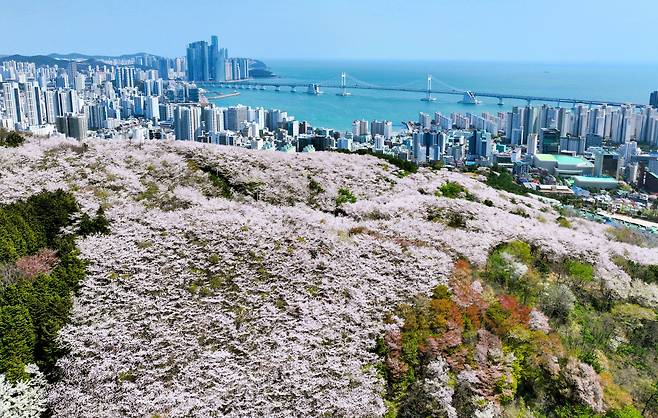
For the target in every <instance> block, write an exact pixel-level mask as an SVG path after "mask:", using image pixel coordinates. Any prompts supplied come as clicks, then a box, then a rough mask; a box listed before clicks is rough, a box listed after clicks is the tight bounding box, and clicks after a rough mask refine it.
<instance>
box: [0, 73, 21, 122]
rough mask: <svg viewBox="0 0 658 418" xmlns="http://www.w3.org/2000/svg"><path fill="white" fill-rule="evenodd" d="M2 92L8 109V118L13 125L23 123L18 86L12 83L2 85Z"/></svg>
mask: <svg viewBox="0 0 658 418" xmlns="http://www.w3.org/2000/svg"><path fill="white" fill-rule="evenodd" d="M2 91H3V96H4V100H5V108H6V109H7V117H8V118H9V119H11V121H12V123H19V122H21V121H22V115H21V113H22V112H21V101H20V93H19V91H18V84H17V83H11V82H9V83H4V84H3V85H2Z"/></svg>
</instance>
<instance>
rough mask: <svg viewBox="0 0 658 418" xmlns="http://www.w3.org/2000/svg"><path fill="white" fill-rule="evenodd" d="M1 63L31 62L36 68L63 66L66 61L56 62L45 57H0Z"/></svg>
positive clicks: (56, 60)
mask: <svg viewBox="0 0 658 418" xmlns="http://www.w3.org/2000/svg"><path fill="white" fill-rule="evenodd" d="M1 58H2V60H3V61H20V62H31V63H34V64H36V65H37V66H42V65H49V66H51V67H52V66H54V65H59V66H62V65H65V64H66V62H67V61H64V60H58V59H55V58H52V57H50V56H47V55H18V54H16V55H4V56H2V57H1Z"/></svg>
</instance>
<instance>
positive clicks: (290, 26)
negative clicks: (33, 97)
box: [0, 0, 658, 62]
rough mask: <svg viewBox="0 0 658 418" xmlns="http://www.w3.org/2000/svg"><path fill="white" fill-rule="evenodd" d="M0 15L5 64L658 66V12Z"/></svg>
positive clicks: (115, 1) (558, 8)
mask: <svg viewBox="0 0 658 418" xmlns="http://www.w3.org/2000/svg"><path fill="white" fill-rule="evenodd" d="M3 3H5V4H3V6H2V7H1V8H0V27H1V29H2V31H1V32H0V33H1V34H2V35H1V38H0V39H1V41H0V54H9V53H21V54H30V55H32V54H43V53H50V52H61V53H64V52H81V53H88V54H108V55H114V54H120V53H132V52H137V51H145V52H151V53H154V54H159V55H166V56H176V55H179V56H180V55H184V53H185V46H186V44H187V43H188V42H190V41H194V40H199V39H209V38H210V35H211V34H217V35H219V37H220V43H222V45H223V46H226V47H228V48H229V52H230V55H231V56H251V57H254V58H262V59H266V60H267V59H273V58H301V59H318V58H320V59H321V58H326V59H360V58H363V59H425V60H463V59H469V60H476V61H487V60H496V61H551V62H555V61H608V62H633V61H652V62H655V61H658V24H656V22H657V21H658V0H620V1H616V0H231V1H226V0H215V1H211V0H185V1H181V0H179V1H172V0H151V1H144V0H132V1H128V0H109V1H95V0H84V1H82V0H23V1H11V0H9V1H4V2H3Z"/></svg>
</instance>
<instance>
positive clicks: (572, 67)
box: [210, 61, 658, 130]
mask: <svg viewBox="0 0 658 418" xmlns="http://www.w3.org/2000/svg"><path fill="white" fill-rule="evenodd" d="M267 64H268V65H269V67H270V69H271V70H272V71H273V72H275V73H276V74H277V75H278V77H279V78H280V80H279V81H281V82H282V83H283V82H285V81H302V82H332V83H335V84H337V83H339V81H340V74H341V72H346V73H347V77H348V84H350V83H354V82H358V83H359V84H364V83H365V84H371V85H377V86H396V87H407V88H421V89H423V88H425V86H426V78H427V74H432V77H433V87H434V88H437V89H451V88H456V89H460V90H475V91H478V90H479V91H487V92H501V93H507V94H519V95H536V96H542V95H544V96H551V97H577V98H582V99H596V100H602V101H607V100H609V101H623V102H633V103H647V102H648V100H649V93H650V92H651V91H653V90H658V63H654V64H603V63H591V64H571V63H569V64H566V63H565V64H549V63H547V64H542V63H499V62H456V61H455V62H449V61H446V62H411V61H400V62H395V61H269V62H267ZM289 90H290V89H289V88H288V87H284V86H282V87H281V91H280V92H276V91H274V89H270V90H265V91H261V90H238V91H239V92H240V96H237V97H231V98H225V99H218V100H213V102H214V103H216V104H217V105H220V106H230V105H235V104H243V105H249V106H262V107H265V108H276V109H281V110H286V111H288V113H289V114H291V115H294V116H295V117H296V118H297V119H298V120H307V121H309V122H311V124H312V125H313V126H316V127H327V128H335V129H340V130H349V129H351V126H352V121H353V120H354V119H367V120H374V119H379V120H383V119H388V120H391V121H393V124H394V126H396V127H400V126H401V123H402V121H407V120H417V119H418V113H419V112H428V113H430V114H433V113H434V112H442V113H444V114H447V115H449V114H450V113H452V112H462V113H465V112H474V113H477V114H479V113H481V112H490V113H493V114H495V113H496V112H498V111H507V110H509V109H511V107H512V106H516V105H525V104H526V102H525V101H513V100H506V101H505V103H504V105H503V106H498V100H497V99H493V98H480V100H482V102H483V103H482V104H480V105H465V104H460V103H458V101H459V100H461V97H460V96H453V95H436V96H435V97H436V98H437V100H436V101H435V102H423V101H421V100H420V98H421V97H423V94H421V93H409V92H391V91H375V90H351V91H350V93H352V96H349V97H341V96H337V95H336V93H337V92H338V91H337V90H335V89H326V90H325V92H324V94H322V95H319V96H313V95H309V94H306V93H305V89H300V88H298V91H297V93H290V91H289ZM229 91H231V90H230V89H220V90H219V92H222V93H225V92H229ZM210 94H212V93H210ZM533 104H540V103H538V102H533ZM551 104H552V105H556V103H551ZM562 106H563V107H564V106H572V105H571V104H568V103H563V104H562Z"/></svg>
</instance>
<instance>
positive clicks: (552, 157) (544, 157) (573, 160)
mask: <svg viewBox="0 0 658 418" xmlns="http://www.w3.org/2000/svg"><path fill="white" fill-rule="evenodd" d="M535 158H536V159H537V160H539V161H541V162H550V161H555V162H557V163H558V165H580V166H586V167H594V164H592V163H591V162H589V161H587V160H586V159H584V158H582V157H572V156H570V155H558V154H535Z"/></svg>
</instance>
